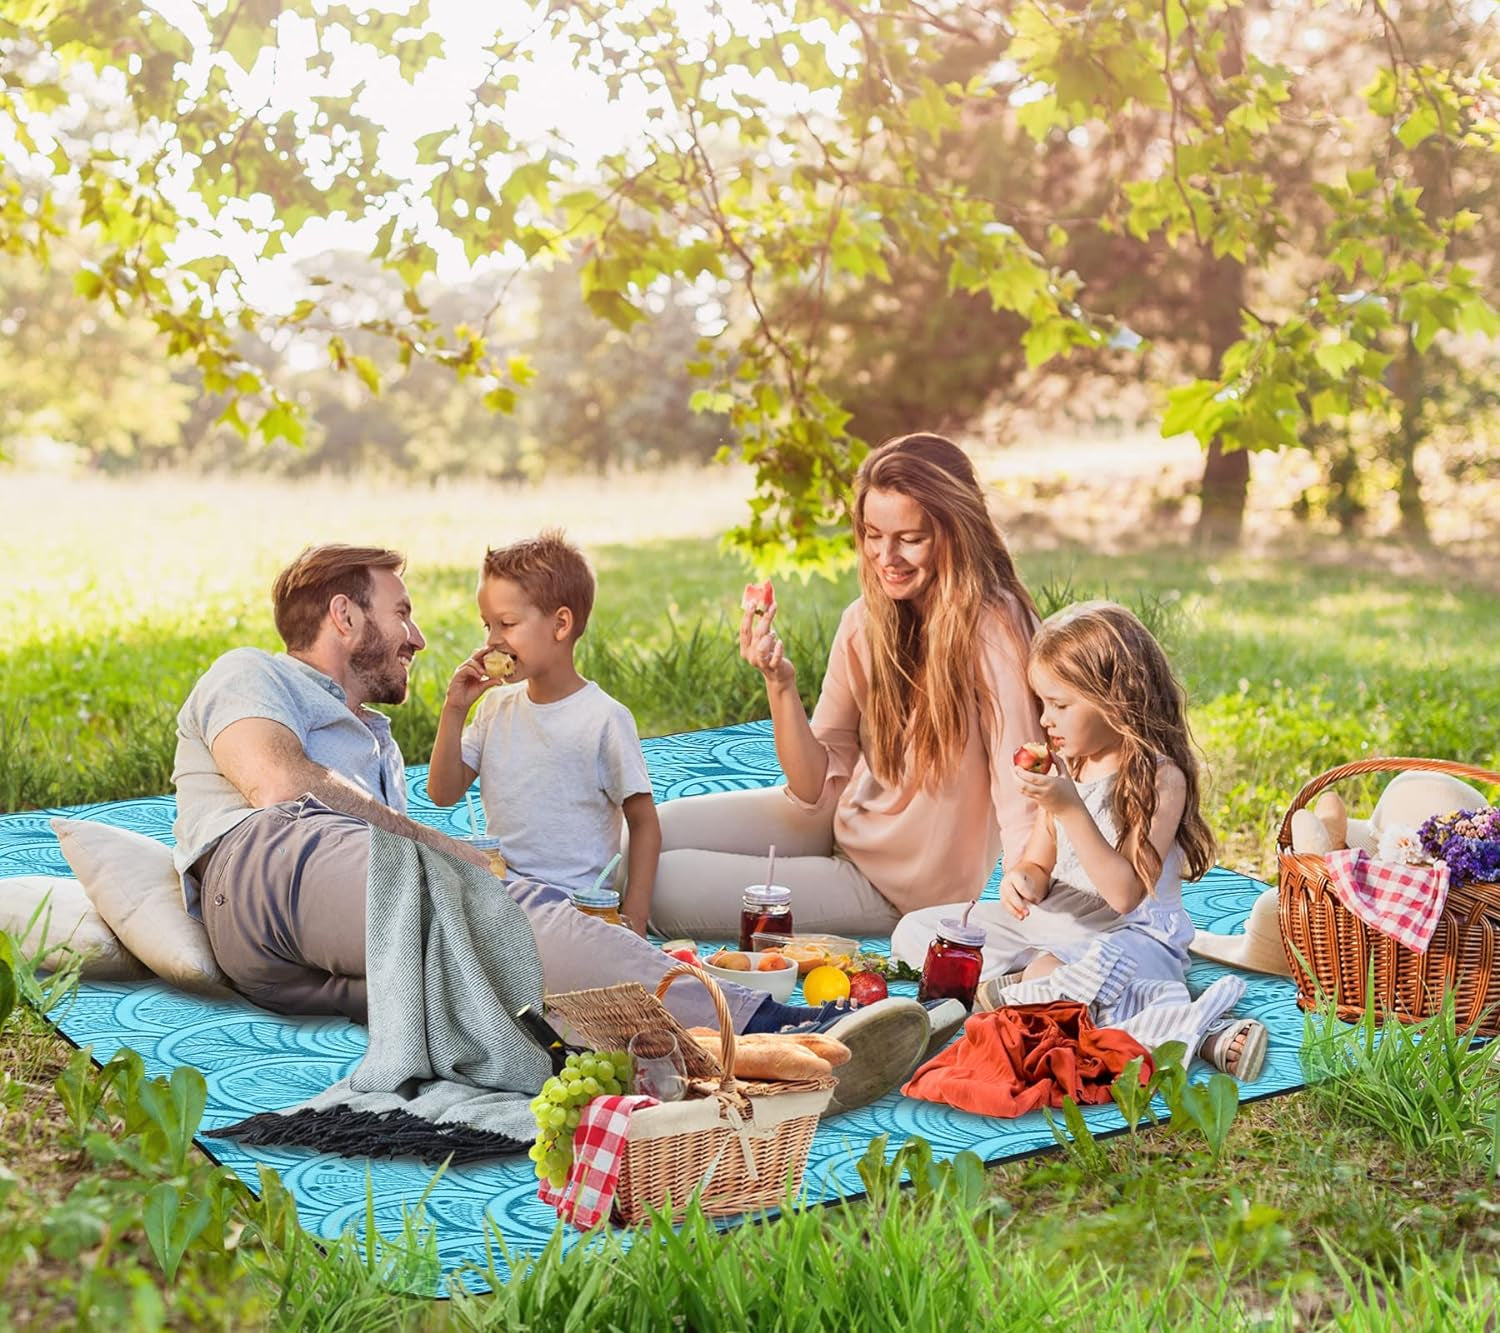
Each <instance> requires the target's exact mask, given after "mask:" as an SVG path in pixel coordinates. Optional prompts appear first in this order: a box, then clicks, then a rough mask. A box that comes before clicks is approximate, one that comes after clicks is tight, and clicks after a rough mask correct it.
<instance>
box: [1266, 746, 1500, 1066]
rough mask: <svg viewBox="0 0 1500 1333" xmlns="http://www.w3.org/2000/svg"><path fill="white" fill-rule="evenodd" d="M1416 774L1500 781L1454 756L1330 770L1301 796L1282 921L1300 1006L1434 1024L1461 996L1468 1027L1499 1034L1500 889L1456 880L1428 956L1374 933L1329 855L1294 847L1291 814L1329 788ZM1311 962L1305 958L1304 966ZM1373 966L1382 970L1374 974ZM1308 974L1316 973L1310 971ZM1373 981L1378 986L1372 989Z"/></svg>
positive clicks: (1280, 847)
mask: <svg viewBox="0 0 1500 1333" xmlns="http://www.w3.org/2000/svg"><path fill="white" fill-rule="evenodd" d="M1387 770H1417V771H1420V772H1429V773H1451V774H1453V775H1454V776H1455V777H1460V778H1473V779H1476V780H1478V781H1480V782H1488V783H1500V773H1492V772H1490V771H1488V770H1487V769H1483V768H1474V767H1471V766H1470V765H1468V764H1456V763H1452V762H1450V761H1448V760H1445V759H1408V758H1388V759H1363V760H1360V761H1359V762H1358V763H1353V764H1342V765H1340V766H1339V767H1338V768H1330V769H1329V770H1328V771H1327V772H1326V773H1324V774H1322V775H1321V776H1319V777H1316V778H1314V779H1313V780H1312V781H1311V782H1309V783H1308V784H1307V785H1306V786H1305V787H1303V788H1302V790H1301V791H1299V792H1298V793H1297V795H1296V796H1295V797H1293V798H1292V805H1291V808H1290V809H1289V810H1288V811H1287V813H1286V818H1285V819H1283V820H1282V821H1281V832H1280V834H1279V835H1278V836H1277V839H1276V848H1277V852H1278V853H1279V855H1278V872H1279V879H1280V890H1279V892H1278V894H1277V916H1278V918H1279V920H1280V923H1281V942H1282V946H1283V947H1284V948H1285V949H1286V957H1287V962H1288V963H1289V964H1290V966H1291V969H1292V975H1293V976H1294V977H1295V978H1296V979H1297V1003H1298V1004H1299V1005H1300V1006H1301V1007H1302V1008H1303V1009H1312V1008H1315V1007H1316V1006H1317V1005H1318V1004H1320V1003H1321V1001H1322V998H1323V997H1325V996H1331V997H1333V1000H1334V1002H1335V1004H1336V1006H1337V1009H1338V1016H1339V1017H1340V1018H1342V1019H1345V1020H1346V1021H1353V1020H1356V1019H1359V1018H1362V1017H1363V1016H1364V1015H1365V1013H1366V1011H1367V1010H1373V1013H1374V1018H1375V1021H1376V1022H1384V1021H1386V1020H1387V1019H1389V1018H1395V1019H1398V1020H1400V1021H1402V1022H1413V1021H1415V1020H1417V1019H1422V1018H1429V1017H1431V1016H1432V1015H1433V1014H1434V1013H1436V1012H1437V1010H1438V1008H1439V1006H1440V1005H1441V1004H1442V1000H1443V995H1444V994H1445V993H1446V992H1447V991H1450V990H1451V991H1452V992H1453V1001H1454V1009H1455V1011H1456V1014H1457V1018H1458V1025H1459V1027H1460V1028H1472V1029H1473V1030H1474V1031H1475V1032H1476V1033H1477V1034H1478V1035H1480V1036H1486V1037H1493V1036H1496V1035H1497V1034H1500V884H1456V885H1453V886H1452V887H1450V888H1449V890H1448V900H1447V903H1446V904H1445V905H1444V908H1443V912H1442V915H1441V916H1440V917H1439V918H1438V926H1437V930H1436V931H1435V932H1434V934H1433V937H1432V943H1431V944H1430V945H1429V946H1428V948H1427V952H1426V953H1417V952H1416V951H1415V950H1412V949H1408V948H1407V947H1406V946H1405V945H1402V944H1398V943H1397V942H1396V941H1395V940H1393V939H1391V938H1390V936H1388V935H1383V934H1381V933H1380V932H1379V931H1377V930H1372V929H1371V928H1370V927H1369V926H1367V925H1366V924H1365V923H1364V922H1363V921H1361V920H1360V919H1359V918H1358V917H1357V916H1355V915H1354V913H1353V912H1351V911H1349V909H1348V908H1347V907H1345V906H1344V904H1343V903H1342V902H1340V901H1339V897H1338V893H1337V891H1336V890H1335V888H1334V886H1333V882H1332V880H1331V879H1330V878H1329V875H1328V867H1327V864H1326V863H1325V861H1324V860H1323V858H1322V857H1321V856H1318V855H1316V854H1312V853H1306V852H1304V853H1301V854H1299V853H1297V852H1294V851H1292V850H1291V847H1292V816H1293V815H1294V814H1296V813H1297V811H1298V810H1301V809H1302V808H1303V807H1304V806H1306V805H1307V804H1308V803H1309V802H1310V801H1311V800H1313V798H1314V797H1316V796H1317V795H1318V793H1319V792H1321V791H1322V790H1323V789H1324V788H1325V787H1329V786H1332V785H1333V784H1334V783H1335V782H1339V781H1341V780H1342V779H1344V778H1351V777H1356V776H1358V775H1359V774H1361V773H1380V772H1384V771H1387ZM1304 960H1305V961H1304ZM1372 968H1373V971H1372ZM1308 969H1311V971H1310V972H1309V970H1308ZM1372 977H1373V988H1372V989H1369V990H1368V991H1367V989H1366V988H1367V985H1369V983H1370V982H1371V980H1372Z"/></svg>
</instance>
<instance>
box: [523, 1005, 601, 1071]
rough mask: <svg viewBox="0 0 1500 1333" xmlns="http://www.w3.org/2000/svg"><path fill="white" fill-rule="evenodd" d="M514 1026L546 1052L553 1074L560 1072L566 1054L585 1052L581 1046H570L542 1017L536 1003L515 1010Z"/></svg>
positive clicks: (566, 1056)
mask: <svg viewBox="0 0 1500 1333" xmlns="http://www.w3.org/2000/svg"><path fill="white" fill-rule="evenodd" d="M516 1026H517V1027H518V1028H520V1029H521V1031H522V1032H524V1033H525V1034H526V1035H527V1036H528V1037H530V1038H531V1039H532V1041H534V1042H536V1044H537V1045H538V1046H540V1047H541V1048H542V1049H543V1050H544V1051H546V1052H547V1059H549V1060H550V1061H551V1062H552V1072H553V1073H554V1074H558V1073H561V1072H562V1067H563V1065H564V1064H566V1063H567V1059H568V1056H570V1055H583V1054H584V1053H585V1051H584V1048H583V1047H582V1046H570V1045H569V1044H568V1043H567V1042H566V1041H564V1040H563V1037H562V1033H560V1032H559V1031H558V1030H557V1029H556V1028H555V1027H553V1026H552V1024H551V1023H549V1022H548V1021H547V1020H546V1018H545V1017H543V1015H542V1011H541V1009H540V1008H539V1007H538V1006H536V1005H531V1004H528V1005H527V1006H526V1007H525V1008H524V1009H518V1010H517V1011H516Z"/></svg>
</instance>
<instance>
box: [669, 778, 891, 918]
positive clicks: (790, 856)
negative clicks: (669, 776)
mask: <svg viewBox="0 0 1500 1333" xmlns="http://www.w3.org/2000/svg"><path fill="white" fill-rule="evenodd" d="M659 815H660V818H661V829H662V853H661V860H660V862H659V863H658V865H657V871H656V888H655V891H654V893H653V894H652V902H651V926H652V929H653V930H656V931H657V932H659V933H660V934H663V935H668V936H671V935H690V936H693V937H694V938H697V937H699V936H702V937H704V938H708V939H727V938H733V937H734V936H736V935H738V934H739V928H740V901H741V898H742V897H743V894H744V890H745V886H746V885H747V884H760V883H763V882H764V881H765V878H766V859H767V853H768V851H769V850H770V848H771V846H772V845H774V846H775V848H776V882H777V883H778V884H785V885H786V886H787V887H788V888H789V889H791V891H792V916H793V920H794V923H795V926H796V929H797V930H798V931H813V932H821V931H834V932H838V933H841V934H853V935H884V934H886V933H887V932H889V930H890V929H891V927H892V926H893V925H894V924H895V922H896V919H897V913H896V910H895V909H894V908H893V907H892V906H891V905H890V903H889V902H888V901H887V900H886V899H885V898H884V897H882V896H881V894H880V893H879V891H878V890H877V889H876V888H875V887H874V885H872V884H871V883H870V882H869V880H867V879H866V878H865V877H864V876H863V875H862V874H861V873H860V872H859V871H858V869H856V868H855V866H854V864H853V863H852V862H850V861H848V860H846V859H844V858H843V857H841V856H838V855H835V853H834V846H833V812H832V810H831V809H830V810H829V811H827V812H826V813H824V812H818V813H811V814H810V813H809V812H807V811H805V810H803V809H801V808H800V807H798V806H796V805H793V804H792V802H791V801H790V800H788V799H787V797H786V795H785V794H784V793H783V791H782V790H781V788H780V787H771V788H761V789H759V790H755V791H740V792H720V793H715V794H714V795H712V796H689V797H684V798H682V799H680V800H676V801H668V802H666V803H665V804H664V805H662V806H661V807H660V810H659Z"/></svg>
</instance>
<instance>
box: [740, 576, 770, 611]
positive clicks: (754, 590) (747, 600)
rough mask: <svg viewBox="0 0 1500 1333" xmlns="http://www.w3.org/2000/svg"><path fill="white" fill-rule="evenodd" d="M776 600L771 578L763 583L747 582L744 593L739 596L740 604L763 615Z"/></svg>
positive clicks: (747, 609)
mask: <svg viewBox="0 0 1500 1333" xmlns="http://www.w3.org/2000/svg"><path fill="white" fill-rule="evenodd" d="M775 600H776V594H775V593H774V592H773V591H772V589H771V580H770V579H767V580H766V581H765V582H764V583H747V584H746V585H745V591H744V594H743V595H742V596H741V598H740V605H741V606H742V607H743V608H744V609H745V610H746V611H750V612H753V613H754V614H755V615H757V616H759V615H764V614H765V612H767V611H769V610H770V609H771V603H772V602H774V601H775Z"/></svg>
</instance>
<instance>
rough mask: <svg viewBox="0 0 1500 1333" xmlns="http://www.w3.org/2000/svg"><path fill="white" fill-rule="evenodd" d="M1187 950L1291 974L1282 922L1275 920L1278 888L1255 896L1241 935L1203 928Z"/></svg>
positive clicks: (1257, 969) (1255, 968) (1249, 967)
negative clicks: (1216, 932)
mask: <svg viewBox="0 0 1500 1333" xmlns="http://www.w3.org/2000/svg"><path fill="white" fill-rule="evenodd" d="M1188 951H1189V952H1190V953H1195V954H1197V955H1198V957H1200V958H1209V959H1212V960H1213V961H1214V962H1216V963H1228V964H1229V965H1230V966H1231V967H1242V968H1244V969H1245V970H1246V971H1249V972H1269V973H1270V974H1271V975H1272V976H1277V977H1289V976H1291V975H1292V969H1291V968H1290V967H1288V966H1287V961H1286V950H1285V949H1283V948H1282V947H1281V926H1280V925H1279V924H1278V923H1277V920H1276V890H1275V889H1267V890H1266V891H1265V892H1264V893H1263V894H1261V895H1260V897H1258V898H1257V899H1256V900H1255V903H1254V905H1253V906H1252V907H1251V908H1250V915H1249V916H1248V917H1247V918H1246V919H1245V930H1244V933H1243V934H1241V935H1213V934H1210V933H1209V932H1208V931H1206V930H1200V931H1198V933H1197V934H1195V935H1194V936H1193V939H1192V942H1191V943H1190V944H1189V945H1188Z"/></svg>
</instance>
